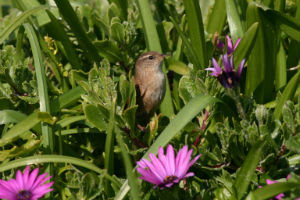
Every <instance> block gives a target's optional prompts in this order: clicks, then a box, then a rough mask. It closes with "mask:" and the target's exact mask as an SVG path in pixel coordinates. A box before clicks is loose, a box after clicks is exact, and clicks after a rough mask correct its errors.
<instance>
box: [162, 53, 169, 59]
mask: <svg viewBox="0 0 300 200" xmlns="http://www.w3.org/2000/svg"><path fill="white" fill-rule="evenodd" d="M161 56H162V57H163V58H165V57H167V56H170V54H169V53H166V54H161Z"/></svg>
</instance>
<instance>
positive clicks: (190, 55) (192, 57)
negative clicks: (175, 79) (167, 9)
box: [170, 17, 200, 66]
mask: <svg viewBox="0 0 300 200" xmlns="http://www.w3.org/2000/svg"><path fill="white" fill-rule="evenodd" d="M170 20H171V21H172V23H173V25H174V27H175V29H176V30H177V32H178V34H179V35H180V37H181V39H182V41H183V44H184V45H185V46H186V48H187V51H188V54H187V56H188V58H189V59H190V62H192V63H193V64H194V65H199V66H200V61H199V60H198V58H197V55H196V52H195V50H194V49H193V47H192V45H191V43H190V42H189V40H188V38H187V37H186V36H185V34H184V33H183V32H182V30H181V29H180V27H179V25H178V24H177V23H176V21H175V20H174V19H173V18H172V17H170Z"/></svg>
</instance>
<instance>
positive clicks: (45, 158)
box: [0, 155, 121, 186]
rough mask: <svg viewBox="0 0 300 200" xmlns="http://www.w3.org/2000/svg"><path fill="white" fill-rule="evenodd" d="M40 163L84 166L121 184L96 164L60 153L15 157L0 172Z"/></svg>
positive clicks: (119, 184)
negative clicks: (15, 158)
mask: <svg viewBox="0 0 300 200" xmlns="http://www.w3.org/2000/svg"><path fill="white" fill-rule="evenodd" d="M40 163H70V164H74V165H78V166H81V167H84V168H86V169H89V170H92V171H94V172H96V173H98V174H102V175H104V177H105V178H107V179H109V180H110V181H112V182H114V183H115V184H116V185H118V186H121V183H120V182H119V180H118V179H116V178H114V177H111V176H109V175H108V174H107V173H105V171H104V170H102V169H100V168H98V167H97V166H96V165H94V164H92V163H90V162H88V161H85V160H81V159H79V158H74V157H70V156H62V155H38V156H30V157H26V158H21V159H17V160H14V161H11V162H7V163H4V164H2V165H1V166H0V172H4V171H6V170H10V169H13V168H19V167H22V166H28V165H32V164H40Z"/></svg>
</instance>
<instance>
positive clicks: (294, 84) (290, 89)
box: [274, 71, 300, 119]
mask: <svg viewBox="0 0 300 200" xmlns="http://www.w3.org/2000/svg"><path fill="white" fill-rule="evenodd" d="M299 81H300V71H298V72H297V73H296V74H295V75H294V76H293V78H291V80H290V81H289V82H288V84H287V86H286V87H285V88H284V90H283V93H282V95H281V97H280V98H279V100H278V103H277V106H276V107H275V110H274V118H275V119H279V118H280V116H281V113H282V112H281V111H282V108H283V105H284V104H285V102H286V101H287V100H289V99H292V98H293V97H294V94H295V92H296V90H297V88H298V86H299Z"/></svg>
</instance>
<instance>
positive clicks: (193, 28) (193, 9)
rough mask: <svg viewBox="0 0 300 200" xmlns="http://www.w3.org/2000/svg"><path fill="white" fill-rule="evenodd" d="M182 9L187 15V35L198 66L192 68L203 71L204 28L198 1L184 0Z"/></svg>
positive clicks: (205, 57) (204, 65)
mask: <svg viewBox="0 0 300 200" xmlns="http://www.w3.org/2000/svg"><path fill="white" fill-rule="evenodd" d="M183 3H184V8H185V11H186V15H187V22H188V27H189V34H190V39H191V43H192V47H193V49H194V51H195V52H196V54H197V56H196V57H197V59H198V60H199V63H200V66H194V67H195V69H199V68H200V69H204V68H205V67H206V66H207V65H208V60H207V53H206V46H205V37H204V27H203V21H202V15H201V9H200V6H199V1H198V0H184V1H183Z"/></svg>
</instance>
